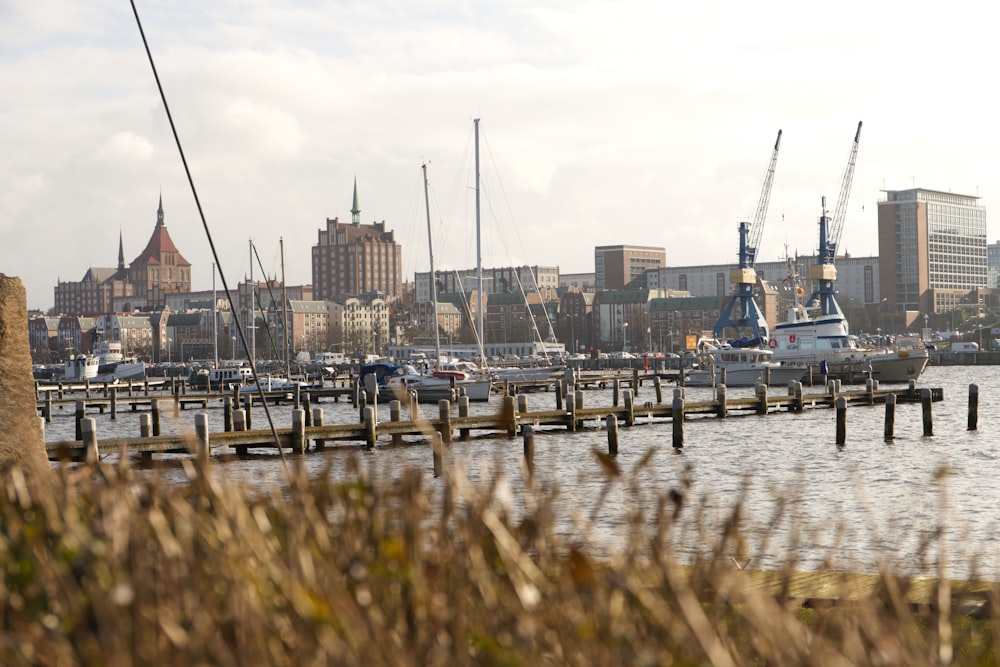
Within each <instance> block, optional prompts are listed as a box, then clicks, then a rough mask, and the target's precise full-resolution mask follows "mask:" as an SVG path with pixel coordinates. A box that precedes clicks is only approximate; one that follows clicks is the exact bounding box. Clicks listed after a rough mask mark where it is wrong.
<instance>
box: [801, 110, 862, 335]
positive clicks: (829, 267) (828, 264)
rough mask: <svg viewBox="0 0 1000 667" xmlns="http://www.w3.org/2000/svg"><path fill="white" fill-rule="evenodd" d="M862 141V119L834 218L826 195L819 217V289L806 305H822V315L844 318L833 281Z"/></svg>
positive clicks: (815, 272)
mask: <svg viewBox="0 0 1000 667" xmlns="http://www.w3.org/2000/svg"><path fill="white" fill-rule="evenodd" d="M860 141H861V121H858V129H857V131H856V132H855V133H854V141H853V142H852V143H851V152H850V155H849V156H848V158H847V167H845V169H844V179H843V181H842V183H841V185H840V196H839V197H838V198H837V206H836V208H834V210H833V218H830V217H829V216H827V214H826V198H825V197H824V198H823V212H822V214H821V215H820V218H819V250H818V255H817V258H816V263H815V264H813V265H812V266H810V267H809V279H810V280H812V281H814V282H815V283H816V289H815V290H814V291H813V293H812V296H810V297H809V301H808V302H807V304H806V305H807V307H813V308H815V307H817V306H818V307H819V308H820V313H821V315H839V316H841V317H843V312H842V311H841V310H840V305H839V304H838V303H837V298H836V296H835V294H834V292H835V290H834V283H835V282H836V280H837V267H836V266H835V265H834V262H835V261H836V259H837V245H838V244H839V243H840V235H841V233H842V232H843V231H844V219H845V218H846V217H847V200H848V199H849V198H850V196H851V182H852V181H853V180H854V165H855V164H856V163H857V160H858V142H860Z"/></svg>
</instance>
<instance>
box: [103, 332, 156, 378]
mask: <svg viewBox="0 0 1000 667" xmlns="http://www.w3.org/2000/svg"><path fill="white" fill-rule="evenodd" d="M94 356H95V357H97V360H98V368H97V373H96V375H95V377H94V378H93V379H94V381H95V382H128V381H129V380H133V381H139V382H141V381H143V380H145V379H146V364H144V363H143V362H141V361H139V360H138V359H136V358H135V357H126V356H125V355H124V354H123V353H122V344H121V343H114V342H109V341H103V340H102V341H98V342H96V343H94Z"/></svg>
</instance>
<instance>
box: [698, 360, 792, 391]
mask: <svg viewBox="0 0 1000 667" xmlns="http://www.w3.org/2000/svg"><path fill="white" fill-rule="evenodd" d="M723 371H725V372H724V373H723ZM808 372H809V369H808V368H806V367H805V366H781V365H771V366H760V367H756V368H749V367H748V368H725V369H722V368H716V369H715V383H714V384H715V385H726V386H727V387H753V386H755V385H756V384H757V383H758V382H762V383H764V384H767V385H770V386H773V387H782V386H786V385H787V384H788V383H789V382H797V381H799V380H802V378H803V377H804V376H805V375H806V373H808ZM684 384H685V386H688V387H711V386H713V383H712V371H711V370H705V369H702V370H696V371H689V372H688V374H687V375H686V376H685V377H684Z"/></svg>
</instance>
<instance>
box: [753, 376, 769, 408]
mask: <svg viewBox="0 0 1000 667" xmlns="http://www.w3.org/2000/svg"><path fill="white" fill-rule="evenodd" d="M754 393H755V394H756V395H757V400H758V401H760V403H759V404H758V405H757V414H759V415H766V414H767V385H766V384H763V383H760V384H758V385H757V386H756V387H754Z"/></svg>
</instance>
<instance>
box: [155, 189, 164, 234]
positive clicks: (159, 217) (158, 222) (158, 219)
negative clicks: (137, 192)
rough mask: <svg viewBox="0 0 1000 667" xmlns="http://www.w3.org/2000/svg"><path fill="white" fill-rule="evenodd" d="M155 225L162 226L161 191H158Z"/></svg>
mask: <svg viewBox="0 0 1000 667" xmlns="http://www.w3.org/2000/svg"><path fill="white" fill-rule="evenodd" d="M156 226H157V227H162V226H163V193H162V192H161V193H160V205H159V207H158V208H157V209H156Z"/></svg>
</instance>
